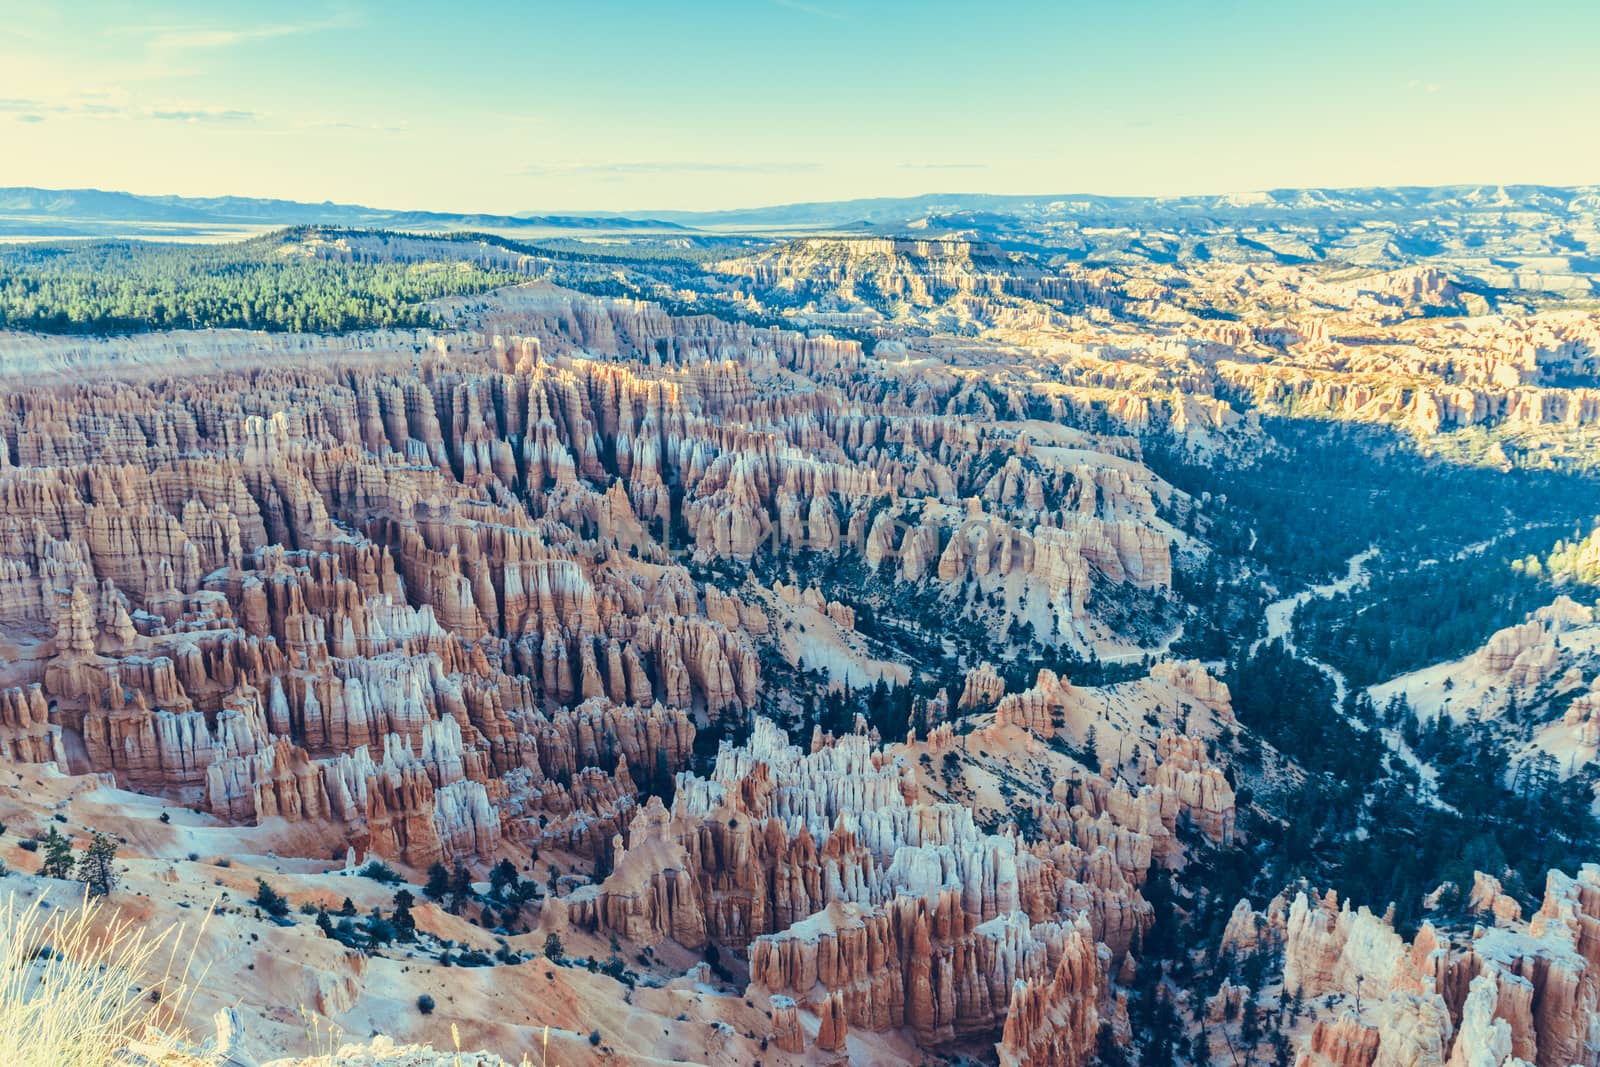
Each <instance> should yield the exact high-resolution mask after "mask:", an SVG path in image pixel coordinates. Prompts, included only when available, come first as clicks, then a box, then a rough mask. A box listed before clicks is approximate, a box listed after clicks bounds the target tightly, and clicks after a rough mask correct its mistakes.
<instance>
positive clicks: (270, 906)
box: [255, 878, 289, 919]
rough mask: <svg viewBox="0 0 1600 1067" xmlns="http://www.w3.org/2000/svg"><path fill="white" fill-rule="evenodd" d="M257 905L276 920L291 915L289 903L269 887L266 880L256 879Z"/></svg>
mask: <svg viewBox="0 0 1600 1067" xmlns="http://www.w3.org/2000/svg"><path fill="white" fill-rule="evenodd" d="M255 904H256V907H258V908H260V909H261V910H262V911H264V912H266V913H267V914H268V915H270V916H272V917H273V918H274V919H281V918H283V917H284V916H285V915H287V914H289V902H288V901H287V900H285V899H283V897H282V896H281V895H280V894H279V893H278V891H277V890H276V889H273V888H272V887H271V886H270V885H268V884H267V880H266V879H265V878H257V879H256V900H255Z"/></svg>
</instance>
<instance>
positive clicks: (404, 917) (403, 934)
mask: <svg viewBox="0 0 1600 1067" xmlns="http://www.w3.org/2000/svg"><path fill="white" fill-rule="evenodd" d="M416 902H417V898H416V897H414V896H412V895H411V893H410V892H409V891H408V890H405V889H401V890H398V891H397V892H396V893H395V895H394V930H395V936H396V937H398V938H399V939H400V940H401V941H415V940H416V939H417V920H416V918H415V917H414V916H413V915H412V914H411V905H413V904H415V903H416Z"/></svg>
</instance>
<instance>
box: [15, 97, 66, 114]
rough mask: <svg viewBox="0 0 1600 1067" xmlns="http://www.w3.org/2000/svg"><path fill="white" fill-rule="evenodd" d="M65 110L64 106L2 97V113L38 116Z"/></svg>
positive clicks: (29, 99) (27, 99)
mask: <svg viewBox="0 0 1600 1067" xmlns="http://www.w3.org/2000/svg"><path fill="white" fill-rule="evenodd" d="M65 110H67V108H66V106H65V105H63V104H50V103H46V102H45V101H43V100H35V99H32V98H30V97H9V98H8V97H0V112H5V113H17V112H25V113H27V114H30V115H37V114H40V113H41V112H45V111H54V112H62V111H65Z"/></svg>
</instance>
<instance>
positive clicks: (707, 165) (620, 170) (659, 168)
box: [523, 160, 819, 178]
mask: <svg viewBox="0 0 1600 1067" xmlns="http://www.w3.org/2000/svg"><path fill="white" fill-rule="evenodd" d="M817 169H819V167H818V164H816V163H717V162H710V161H702V160H647V161H635V162H617V163H535V164H532V165H531V166H529V167H527V168H525V169H524V170H523V173H524V174H525V175H529V176H532V177H547V176H551V175H592V176H596V177H602V178H603V177H614V178H623V177H632V176H634V175H649V174H782V173H792V172H794V171H811V170H817Z"/></svg>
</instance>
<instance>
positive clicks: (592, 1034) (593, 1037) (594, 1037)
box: [589, 1030, 600, 1048]
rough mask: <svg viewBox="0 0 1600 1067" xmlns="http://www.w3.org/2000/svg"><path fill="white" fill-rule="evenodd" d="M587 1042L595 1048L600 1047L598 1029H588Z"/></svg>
mask: <svg viewBox="0 0 1600 1067" xmlns="http://www.w3.org/2000/svg"><path fill="white" fill-rule="evenodd" d="M589 1044H591V1045H593V1046H594V1047H595V1048H599V1047H600V1031H598V1030H590V1031H589Z"/></svg>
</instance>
